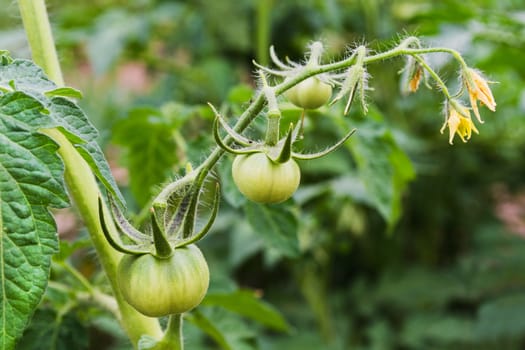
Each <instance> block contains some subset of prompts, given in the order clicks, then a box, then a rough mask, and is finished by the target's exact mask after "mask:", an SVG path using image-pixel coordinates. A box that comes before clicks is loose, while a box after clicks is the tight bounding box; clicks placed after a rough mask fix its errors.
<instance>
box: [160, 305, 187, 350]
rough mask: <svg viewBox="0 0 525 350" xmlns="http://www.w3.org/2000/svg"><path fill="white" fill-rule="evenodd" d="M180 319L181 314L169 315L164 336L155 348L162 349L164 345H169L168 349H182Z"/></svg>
mask: <svg viewBox="0 0 525 350" xmlns="http://www.w3.org/2000/svg"><path fill="white" fill-rule="evenodd" d="M182 320H183V317H182V314H176V315H171V316H170V317H169V319H168V326H167V327H166V331H165V333H164V338H162V340H161V341H160V342H159V344H158V345H157V347H156V348H155V349H157V348H159V349H164V346H165V345H169V349H170V350H184V337H183V335H182V334H183V333H182Z"/></svg>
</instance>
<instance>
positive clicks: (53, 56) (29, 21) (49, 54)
mask: <svg viewBox="0 0 525 350" xmlns="http://www.w3.org/2000/svg"><path fill="white" fill-rule="evenodd" d="M18 6H19V8H20V14H21V16H22V21H23V23H24V28H25V31H26V35H27V40H28V41H29V45H30V46H31V52H32V56H33V60H34V61H35V63H36V64H38V65H39V66H40V67H42V68H43V69H44V71H45V72H46V74H47V76H48V77H49V78H50V79H51V80H52V81H54V82H55V83H56V84H57V85H58V86H62V85H64V78H63V77H62V71H61V69H60V64H59V61H58V57H57V52H56V50H55V43H54V41H53V34H52V33H51V26H50V25H49V19H48V16H47V10H46V4H45V1H44V0H18ZM50 48H53V49H52V50H50Z"/></svg>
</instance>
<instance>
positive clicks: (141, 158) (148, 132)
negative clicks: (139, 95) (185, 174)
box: [114, 107, 177, 204]
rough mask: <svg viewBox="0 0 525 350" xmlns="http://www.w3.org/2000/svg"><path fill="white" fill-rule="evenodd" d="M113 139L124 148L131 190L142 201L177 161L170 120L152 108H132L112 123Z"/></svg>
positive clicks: (166, 175)
mask: <svg viewBox="0 0 525 350" xmlns="http://www.w3.org/2000/svg"><path fill="white" fill-rule="evenodd" d="M138 131H140V132H138ZM114 141H115V142H116V143H118V144H120V145H122V146H124V147H126V148H127V154H126V160H127V163H128V168H129V170H130V187H131V191H132V193H133V195H134V197H135V199H136V200H137V201H138V202H139V204H145V203H146V202H147V201H148V200H149V199H150V197H151V195H152V194H153V189H154V187H155V186H157V185H159V184H160V183H162V182H163V181H165V180H166V179H167V178H168V175H169V173H170V170H171V169H172V167H173V166H174V165H175V164H176V162H177V150H176V146H175V142H174V139H173V130H172V128H171V127H170V121H169V120H168V119H167V118H165V117H164V115H163V114H162V113H161V112H160V111H159V110H157V109H154V108H147V107H141V108H136V109H133V110H131V111H130V113H129V115H128V117H127V118H126V119H124V120H122V121H121V122H119V123H118V124H117V125H116V126H115V130H114Z"/></svg>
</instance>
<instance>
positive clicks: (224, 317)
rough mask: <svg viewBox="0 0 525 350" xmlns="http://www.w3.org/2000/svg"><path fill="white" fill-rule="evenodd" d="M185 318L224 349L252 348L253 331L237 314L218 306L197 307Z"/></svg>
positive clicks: (246, 349) (252, 349) (243, 349)
mask: <svg viewBox="0 0 525 350" xmlns="http://www.w3.org/2000/svg"><path fill="white" fill-rule="evenodd" d="M186 319H187V320H188V321H189V322H191V323H193V324H194V325H196V326H197V327H199V328H200V329H201V330H202V331H203V332H204V333H206V334H207V335H208V336H210V337H211V338H212V339H213V340H214V341H215V342H216V343H217V344H218V345H219V346H220V347H221V348H222V349H224V350H254V347H253V346H252V345H250V341H251V340H253V338H254V336H255V332H254V331H253V330H251V329H250V328H248V326H247V325H246V324H245V323H244V322H243V320H242V319H240V318H239V317H238V316H237V315H235V314H232V313H230V312H227V311H226V310H224V309H220V308H206V309H203V308H198V309H195V310H194V311H192V312H191V314H188V315H187V316H186Z"/></svg>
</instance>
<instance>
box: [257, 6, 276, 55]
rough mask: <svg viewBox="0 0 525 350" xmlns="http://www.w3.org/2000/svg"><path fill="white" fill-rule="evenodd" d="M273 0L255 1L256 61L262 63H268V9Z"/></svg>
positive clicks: (270, 7)
mask: <svg viewBox="0 0 525 350" xmlns="http://www.w3.org/2000/svg"><path fill="white" fill-rule="evenodd" d="M272 6H273V0H258V1H257V22H256V23H257V40H256V43H257V61H258V62H259V63H261V64H262V65H267V64H268V63H269V59H268V46H270V45H269V42H270V30H271V28H270V11H271V9H272Z"/></svg>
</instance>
